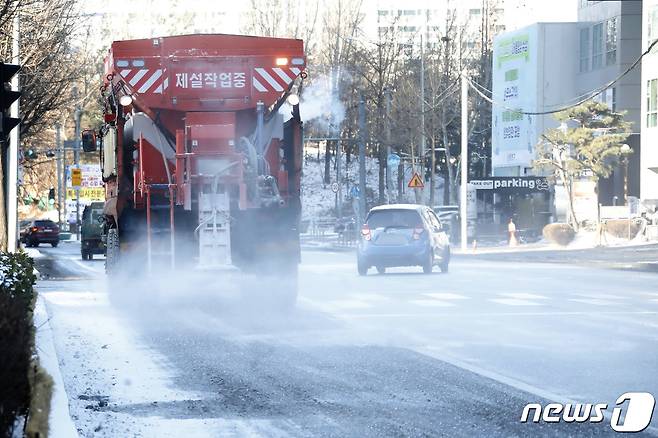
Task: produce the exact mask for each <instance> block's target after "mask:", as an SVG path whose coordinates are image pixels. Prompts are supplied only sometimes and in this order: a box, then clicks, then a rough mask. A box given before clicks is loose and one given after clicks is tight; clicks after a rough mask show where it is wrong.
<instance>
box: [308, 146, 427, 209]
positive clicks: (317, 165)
mask: <svg viewBox="0 0 658 438" xmlns="http://www.w3.org/2000/svg"><path fill="white" fill-rule="evenodd" d="M304 153H305V159H304V167H303V173H302V219H304V220H310V219H318V218H324V217H334V216H335V213H334V208H335V206H336V194H335V193H334V192H333V191H332V190H331V183H334V182H336V167H335V163H336V161H335V159H334V157H332V160H331V173H330V181H331V182H330V184H329V185H325V184H324V151H323V150H321V151H320V154H319V160H318V150H317V148H313V147H306V148H305V149H304ZM346 161H347V160H346V157H345V156H344V155H343V156H342V174H343V178H342V184H343V185H342V194H343V200H344V201H345V202H347V203H350V204H351V200H352V197H351V195H350V191H351V190H352V188H353V187H355V186H358V184H359V160H358V156H354V155H353V156H352V157H351V160H350V163H349V164H347V162H346ZM410 176H411V169H407V170H406V171H405V184H406V183H407V181H406V180H408V179H409V178H410ZM392 177H393V183H394V185H395V184H396V183H395V182H396V181H397V170H394V171H393V172H392ZM366 187H367V188H368V190H369V191H370V190H372V194H373V198H374V199H376V198H377V197H378V196H379V191H378V188H379V160H377V159H375V158H371V157H366ZM392 195H393V196H394V197H395V198H396V199H397V190H394V191H393V193H392ZM403 200H404V201H405V202H415V198H414V194H413V191H412V190H405V193H404V195H403ZM351 214H354V212H353V211H352V210H350V211H344V215H345V216H349V215H351Z"/></svg>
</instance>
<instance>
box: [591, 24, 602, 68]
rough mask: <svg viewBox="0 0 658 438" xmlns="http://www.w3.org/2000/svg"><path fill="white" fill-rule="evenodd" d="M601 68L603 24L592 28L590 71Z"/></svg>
mask: <svg viewBox="0 0 658 438" xmlns="http://www.w3.org/2000/svg"><path fill="white" fill-rule="evenodd" d="M602 66H603V23H598V24H595V25H594V27H592V70H596V69H597V68H601V67H602Z"/></svg>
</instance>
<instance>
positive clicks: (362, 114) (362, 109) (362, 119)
mask: <svg viewBox="0 0 658 438" xmlns="http://www.w3.org/2000/svg"><path fill="white" fill-rule="evenodd" d="M365 220H366V101H365V98H364V97H363V94H361V95H360V97H359V221H360V223H361V224H363V223H364V222H365Z"/></svg>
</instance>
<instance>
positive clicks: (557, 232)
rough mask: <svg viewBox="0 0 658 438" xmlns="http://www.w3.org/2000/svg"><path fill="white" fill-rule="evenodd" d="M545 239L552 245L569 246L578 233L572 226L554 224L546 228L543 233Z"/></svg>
mask: <svg viewBox="0 0 658 438" xmlns="http://www.w3.org/2000/svg"><path fill="white" fill-rule="evenodd" d="M542 234H543V235H544V238H545V239H546V240H548V241H549V242H551V243H557V244H558V245H562V246H567V245H568V244H570V243H571V241H572V240H573V238H574V237H575V236H576V232H575V231H574V230H573V228H572V227H571V225H569V224H562V223H554V224H548V225H546V226H545V227H544V230H543V231H542Z"/></svg>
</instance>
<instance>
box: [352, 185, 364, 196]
mask: <svg viewBox="0 0 658 438" xmlns="http://www.w3.org/2000/svg"><path fill="white" fill-rule="evenodd" d="M360 195H361V191H360V190H359V186H352V188H351V189H350V196H351V197H352V198H358V197H359V196H360Z"/></svg>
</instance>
